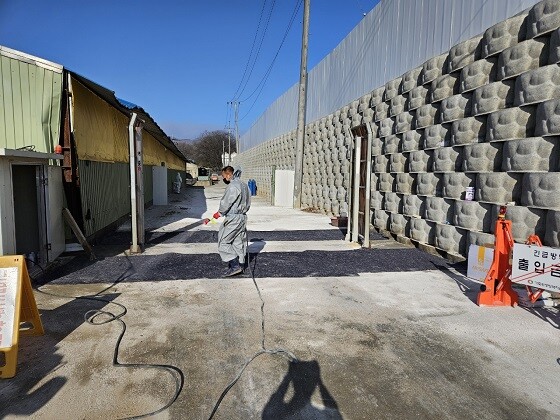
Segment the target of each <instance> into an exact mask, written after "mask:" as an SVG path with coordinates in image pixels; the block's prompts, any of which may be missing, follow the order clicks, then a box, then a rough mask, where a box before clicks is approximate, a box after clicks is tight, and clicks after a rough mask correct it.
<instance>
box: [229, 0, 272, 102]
mask: <svg viewBox="0 0 560 420" xmlns="http://www.w3.org/2000/svg"><path fill="white" fill-rule="evenodd" d="M266 3H267V0H264V1H263V6H262V9H261V13H260V16H259V22H258V24H257V30H256V31H255V36H254V37H253V44H252V45H251V51H250V53H249V58H248V59H247V63H246V64H245V70H244V71H243V76H242V77H241V81H240V82H239V86H237V89H236V90H235V93H234V94H233V99H232V101H233V100H235V99H238V95H237V94H238V92H239V89H241V86H242V85H243V81H244V80H245V76H246V74H247V69H248V68H249V63H250V62H251V57H252V56H253V51H254V48H255V43H256V41H257V37H258V35H259V30H260V27H261V21H262V17H263V14H264V10H265V8H266ZM273 8H274V3H273V4H272V8H271V11H270V14H272V9H273ZM270 14H269V19H268V21H270ZM267 29H268V22H267V26H266V27H265V30H264V34H266V30H267ZM264 34H263V36H262V38H261V43H260V45H259V48H258V52H257V54H255V59H254V61H253V65H252V67H251V73H250V74H249V76H247V81H245V85H244V86H243V90H245V86H247V82H248V81H249V79H250V78H251V74H252V72H253V69H254V67H255V63H256V62H257V58H258V54H259V53H260V47H261V45H262V41H263V39H264ZM243 90H242V91H241V92H239V96H241V95H242V94H243Z"/></svg>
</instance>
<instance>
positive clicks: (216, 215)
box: [212, 211, 222, 219]
mask: <svg viewBox="0 0 560 420" xmlns="http://www.w3.org/2000/svg"><path fill="white" fill-rule="evenodd" d="M221 216H222V215H221V214H220V212H219V211H217V212H216V213H214V216H212V217H214V219H219V218H220V217H221Z"/></svg>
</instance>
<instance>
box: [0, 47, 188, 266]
mask: <svg viewBox="0 0 560 420" xmlns="http://www.w3.org/2000/svg"><path fill="white" fill-rule="evenodd" d="M0 58H1V61H0V79H1V84H2V89H1V90H0V104H1V106H2V108H3V110H4V112H2V113H0V197H1V198H0V255H12V254H25V255H33V256H36V258H37V260H38V261H39V262H40V263H48V262H50V261H52V260H54V259H55V258H56V257H57V256H58V255H60V253H62V252H63V251H64V250H65V242H66V240H67V239H70V238H69V231H68V230H66V233H65V226H64V222H63V218H62V208H63V207H67V208H68V209H69V211H70V213H71V214H72V216H73V218H74V219H75V221H76V223H77V225H78V226H79V227H80V229H81V230H82V232H83V233H84V235H85V236H86V237H87V238H90V239H92V238H95V237H98V236H99V235H102V234H103V233H104V232H106V231H107V230H109V229H112V228H114V227H116V226H117V225H118V224H119V223H121V222H123V221H124V220H126V219H127V218H128V217H129V215H130V213H131V188H130V186H131V179H133V178H134V179H136V180H137V182H135V183H134V185H136V188H135V191H136V195H137V196H138V200H142V202H143V203H144V205H146V206H149V205H151V204H152V203H155V204H164V203H166V200H167V193H168V192H169V191H170V190H171V185H172V182H173V181H174V180H175V178H176V176H177V174H178V173H179V174H180V175H181V177H182V178H183V179H184V174H185V165H186V158H185V157H184V156H183V155H182V154H181V152H180V151H179V150H178V149H177V147H176V146H175V145H174V144H173V142H172V141H171V139H170V138H169V137H168V136H167V135H166V134H165V133H164V132H163V130H162V129H161V128H160V127H159V126H158V125H157V123H156V122H155V121H154V120H153V119H152V118H151V117H150V115H149V114H148V113H147V112H146V111H144V110H143V109H142V108H141V107H139V106H137V105H134V104H131V103H129V102H126V101H123V100H119V99H117V97H116V96H115V93H114V92H113V91H111V90H109V89H107V88H105V87H103V86H100V85H98V84H96V83H94V82H92V81H91V80H88V79H87V78H85V77H83V76H81V75H79V74H77V73H75V72H71V71H68V70H66V69H65V68H64V67H63V66H61V65H59V64H55V63H52V62H49V61H46V60H43V59H40V58H37V57H33V56H30V55H28V54H25V53H22V52H19V51H15V50H12V49H9V48H6V47H0ZM131 144H132V146H133V147H131ZM56 152H58V153H56ZM131 156H132V157H133V162H134V164H135V165H134V166H131V165H130V162H131V158H130V157H131ZM131 167H132V168H134V169H133V170H131ZM142 208H143V207H142Z"/></svg>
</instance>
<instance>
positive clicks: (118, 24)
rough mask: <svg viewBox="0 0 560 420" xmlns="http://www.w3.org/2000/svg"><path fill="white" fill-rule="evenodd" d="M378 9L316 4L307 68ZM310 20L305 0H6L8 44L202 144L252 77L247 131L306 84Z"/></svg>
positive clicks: (1, 6) (355, 0) (1, 19)
mask: <svg viewBox="0 0 560 420" xmlns="http://www.w3.org/2000/svg"><path fill="white" fill-rule="evenodd" d="M378 1H379V0H343V1H341V0H311V18H310V38H309V58H308V68H309V69H311V68H313V66H315V65H316V64H317V63H318V62H319V61H321V60H322V59H323V58H324V57H325V56H326V55H327V54H328V53H329V52H330V51H331V50H332V49H333V48H334V47H336V46H337V45H338V43H339V42H340V41H341V40H342V39H343V38H344V37H345V36H346V35H347V34H348V33H349V32H350V31H351V30H352V29H353V28H354V27H355V26H356V24H357V23H358V22H359V21H360V20H361V19H362V15H363V13H364V12H369V11H370V10H371V9H372V8H373V7H374V6H375V5H376V4H377V3H378ZM298 2H301V6H300V8H299V10H298V13H297V15H296V18H295V19H294V22H293V26H292V27H291V30H290V31H289V32H288V34H287V36H286V38H285V41H284V44H283V47H282V49H281V50H280V52H279V53H278V57H277V58H276V61H275V63H274V66H273V67H272V70H271V72H270V75H269V77H268V79H267V81H266V84H264V88H263V89H262V92H261V93H260V95H258V96H257V94H258V92H259V89H260V88H259V82H261V80H262V79H263V77H264V76H265V73H266V71H267V69H268V68H269V66H270V65H271V62H272V60H273V58H274V56H275V54H276V53H277V51H278V48H279V46H280V43H281V41H282V38H283V37H284V36H285V33H286V30H287V27H288V24H289V22H290V17H291V16H292V14H293V12H294V10H295V7H296V5H297V4H298ZM263 4H264V8H263ZM273 4H274V7H272V5H273ZM261 11H263V15H262V19H261V24H260V30H259V31H258V32H257V25H258V22H259V17H260V16H261ZM269 14H270V18H269ZM302 16H303V1H302V0H267V1H266V2H265V0H222V1H202V0H199V1H194V0H183V1H178V0H159V1H155V2H154V1H146V0H138V1H122V0H97V1H91V2H85V1H80V0H72V1H70V0H53V1H44V0H26V1H19V0H0V45H3V46H6V47H9V48H13V49H16V50H20V51H23V52H26V53H28V54H32V55H36V56H38V57H41V58H45V59H47V60H51V61H54V62H56V63H59V64H62V65H64V66H65V67H66V68H68V69H70V70H73V71H75V72H77V73H79V74H81V75H83V76H85V77H87V78H89V79H91V80H93V81H95V82H97V83H99V84H101V85H103V86H105V87H107V88H109V89H111V90H114V91H115V93H116V95H117V96H118V97H119V98H123V99H126V100H128V101H130V102H133V103H135V104H138V105H140V106H142V107H143V108H144V109H145V110H146V111H148V112H149V113H150V115H152V117H153V118H154V119H155V120H156V121H157V122H158V124H159V125H160V126H161V127H162V128H163V129H164V130H165V131H166V133H167V134H168V135H170V136H173V137H178V138H196V137H197V136H198V135H199V134H200V133H201V132H202V131H204V130H214V129H223V128H224V127H225V126H226V124H227V120H228V106H227V104H226V103H227V102H228V101H230V100H231V99H234V95H235V92H236V91H237V90H238V87H239V86H241V88H243V86H245V80H247V77H245V80H244V81H243V83H242V84H241V81H242V77H243V75H244V73H245V74H246V75H248V74H249V73H251V77H249V78H248V80H247V83H246V87H245V89H244V91H243V93H242V94H241V95H237V96H239V97H238V98H237V99H240V100H241V101H242V103H241V105H240V108H239V118H240V122H239V128H240V132H241V133H243V132H244V131H245V130H247V129H248V128H249V127H250V126H251V124H252V123H253V122H254V121H255V120H256V119H257V118H258V116H259V115H261V114H262V113H263V112H264V110H265V109H266V108H267V107H268V105H270V103H272V102H273V101H274V100H275V99H276V98H277V97H278V96H280V95H281V94H282V93H284V92H285V91H286V90H287V89H288V88H289V87H291V86H292V85H293V84H294V83H296V82H297V81H298V79H299V62H300V48H301V30H302ZM267 21H268V26H267V25H266V22H267ZM265 26H266V27H267V30H266V33H264V28H265ZM256 34H257V36H256V37H255V35H256ZM263 34H264V37H263ZM255 39H256V42H254V41H255ZM261 39H262V44H261ZM253 45H254V47H253V55H252V59H251V60H249V58H250V57H249V56H250V52H251V48H252V46H253ZM259 45H261V48H260V51H259V54H258V57H257V59H256V60H254V57H255V55H256V51H257V49H258V46H259ZM253 62H254V67H253ZM248 63H249V65H248ZM251 69H252V72H251ZM256 89H257V91H256V92H255V93H254V94H253V95H252V96H251V97H250V98H248V99H247V100H245V101H243V100H244V99H246V98H247V97H248V96H250V95H251V93H253V92H254V91H255V90H256ZM240 90H242V89H240ZM255 99H256V100H255ZM251 107H252V109H251ZM230 119H231V122H232V123H233V116H231V117H230Z"/></svg>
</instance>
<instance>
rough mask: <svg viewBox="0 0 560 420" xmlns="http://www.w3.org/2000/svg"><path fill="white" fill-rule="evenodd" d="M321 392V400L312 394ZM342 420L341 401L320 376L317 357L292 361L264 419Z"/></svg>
mask: <svg viewBox="0 0 560 420" xmlns="http://www.w3.org/2000/svg"><path fill="white" fill-rule="evenodd" d="M316 390H317V391H318V393H319V396H320V399H321V400H320V403H318V404H313V403H312V402H311V398H312V396H313V394H314V393H315V392H316ZM292 418H301V419H316V420H327V419H329V420H342V415H341V414H340V411H339V410H338V405H337V403H336V401H335V399H334V398H333V396H332V395H331V394H330V393H329V391H328V389H327V387H326V386H325V384H324V383H323V380H322V379H321V369H320V367H319V363H318V362H317V361H316V360H310V361H301V360H300V361H297V362H296V361H292V362H290V364H289V367H288V372H287V373H286V375H285V376H284V379H282V382H281V383H280V385H279V386H278V389H277V390H276V392H274V394H272V396H271V397H270V399H269V400H268V402H267V403H266V405H265V407H264V410H263V413H262V419H263V420H273V419H274V420H282V419H292Z"/></svg>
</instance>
